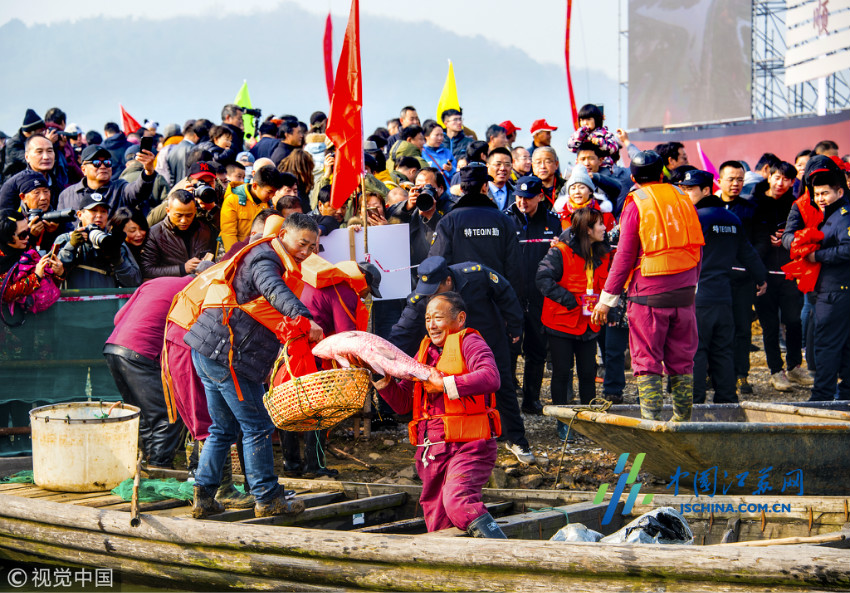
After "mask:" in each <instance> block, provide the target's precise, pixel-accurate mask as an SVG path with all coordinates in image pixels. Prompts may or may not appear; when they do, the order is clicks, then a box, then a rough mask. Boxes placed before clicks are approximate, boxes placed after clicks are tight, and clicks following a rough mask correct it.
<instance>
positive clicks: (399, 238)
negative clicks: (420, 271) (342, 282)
mask: <svg viewBox="0 0 850 593" xmlns="http://www.w3.org/2000/svg"><path fill="white" fill-rule="evenodd" d="M366 232H368V233H369V257H370V261H371V262H372V263H373V264H375V265H376V266H377V267H378V269H379V270H380V271H381V288H380V290H381V296H382V299H376V300H389V299H403V298H407V295H409V294H410V230H409V229H408V226H407V225H406V224H385V225H379V226H370V227H369V228H368V231H366V230H362V231H358V232H355V233H354V252H355V261H363V260H364V259H366V257H365V256H366V252H365V251H364V249H363V239H364V235H365V233H366ZM319 245H320V249H319V253H318V255H320V256H321V257H323V258H325V259H326V260H328V261H329V262H331V263H332V264H335V263H337V262H341V261H345V260H350V259H351V247H350V242H349V230H348V229H337V230H335V231H333V232H332V233H330V234H329V235H327V236H324V237H320V238H319Z"/></svg>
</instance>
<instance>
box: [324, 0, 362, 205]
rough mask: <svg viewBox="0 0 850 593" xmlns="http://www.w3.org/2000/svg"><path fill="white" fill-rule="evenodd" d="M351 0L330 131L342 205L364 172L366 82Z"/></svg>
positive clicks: (337, 200)
mask: <svg viewBox="0 0 850 593" xmlns="http://www.w3.org/2000/svg"><path fill="white" fill-rule="evenodd" d="M359 4H360V3H359V0H352V2H351V14H350V15H349V17H348V27H346V29H345V41H343V43H342V52H341V53H340V55H339V65H338V66H337V69H336V79H335V80H334V92H333V95H332V97H331V109H330V114H329V115H328V128H327V135H328V137H329V138H330V139H331V141H333V143H334V146H335V147H336V164H335V165H334V179H333V187H332V188H331V205H332V206H333V207H334V208H339V207H341V206H342V205H343V204H344V203H345V201H346V200H347V199H348V197H349V196H350V195H351V193H352V192H353V191H354V190H356V189H357V186H358V185H359V183H360V176H361V175H362V174H363V119H362V114H361V111H362V109H363V84H362V82H361V80H360V7H359Z"/></svg>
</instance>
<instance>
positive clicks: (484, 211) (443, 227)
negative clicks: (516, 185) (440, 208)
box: [420, 163, 522, 304]
mask: <svg viewBox="0 0 850 593" xmlns="http://www.w3.org/2000/svg"><path fill="white" fill-rule="evenodd" d="M489 179H490V176H489V175H487V168H486V167H485V166H484V165H483V164H481V163H472V164H470V165H469V166H467V167H464V168H463V169H461V170H460V187H461V190H462V191H463V194H464V195H463V197H462V198H461V199H460V200H458V202H457V204H456V205H455V207H454V209H452V211H451V212H449V213H448V214H446V215H445V216H443V218H442V220H440V222H439V224H437V230H436V231H435V232H434V238H433V240H432V243H431V250H430V252H429V253H428V255H439V256H440V257H443V258H445V260H446V261H447V262H448V263H449V265H451V264H457V263H462V262H467V261H474V262H478V263H480V264H481V265H483V266H486V267H488V268H490V269H491V270H493V271H495V272H496V273H498V274H501V275H502V276H504V277H506V278H507V279H508V281H509V282H510V283H511V286H513V287H514V290H515V291H516V293H517V295H518V296H522V271H521V269H520V251H519V243H517V239H516V230H515V229H514V225H513V223H512V222H511V221H510V220H508V218H507V217H506V216H505V215H504V214H503V213H502V212H501V211H500V210H499V207H498V206H496V204H495V203H494V202H493V200H491V199H490V198H488V197H487V195H486V193H487V181H488V180H489ZM420 273H421V272H420ZM467 304H469V303H467Z"/></svg>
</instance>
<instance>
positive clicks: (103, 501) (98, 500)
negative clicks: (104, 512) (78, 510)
mask: <svg viewBox="0 0 850 593" xmlns="http://www.w3.org/2000/svg"><path fill="white" fill-rule="evenodd" d="M117 502H124V499H123V498H121V497H120V496H117V495H115V494H108V493H107V494H102V495H100V496H95V497H93V498H87V499H85V500H81V501H79V502H75V503H72V506H80V507H92V508H100V507H105V506H109V505H111V504H115V503H117Z"/></svg>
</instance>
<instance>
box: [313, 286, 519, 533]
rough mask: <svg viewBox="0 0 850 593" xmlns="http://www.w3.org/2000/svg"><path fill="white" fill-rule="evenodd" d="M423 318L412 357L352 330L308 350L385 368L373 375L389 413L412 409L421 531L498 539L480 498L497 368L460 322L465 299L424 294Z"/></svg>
mask: <svg viewBox="0 0 850 593" xmlns="http://www.w3.org/2000/svg"><path fill="white" fill-rule="evenodd" d="M425 324H426V328H427V330H428V335H427V336H426V337H425V338H424V339H423V340H422V343H421V345H420V347H419V353H418V354H417V357H416V361H413V360H411V359H410V358H409V357H408V356H407V355H405V354H404V353H403V352H401V351H400V350H398V349H396V348H394V347H393V346H392V345H390V344H389V343H383V344H380V343H375V344H372V345H371V346H369V347H365V346H366V345H365V344H363V341H362V340H354V339H353V338H355V337H356V336H351V335H346V334H354V333H359V332H346V333H345V334H339V335H338V336H334V337H333V338H330V339H328V340H325V341H324V342H322V343H321V344H320V345H319V346H317V347H316V348H314V349H313V353H314V354H316V355H318V356H323V357H326V358H338V359H339V358H342V357H345V358H347V360H348V361H350V362H351V364H353V365H355V366H360V367H364V368H372V370H373V371H376V372H381V371H383V372H386V373H387V375H386V376H385V377H383V378H381V379H380V380H379V381H377V382H376V383H375V388H376V389H377V390H378V393H380V395H381V397H383V398H384V399H385V400H386V401H387V403H389V404H390V406H392V408H393V410H395V411H396V413H398V414H406V413H408V412H411V411H412V412H413V421H412V422H410V425H409V432H410V442H411V443H414V444H416V446H417V447H418V450H417V453H416V471H417V472H418V474H419V477H420V478H421V479H422V495H421V497H420V499H419V502H420V504H421V505H422V510H423V512H424V515H425V524H426V525H427V527H428V531H437V530H439V529H446V528H448V527H452V526H454V527H457V528H458V529H463V530H466V531H468V532H469V533H470V534H471V535H473V536H475V537H489V538H500V539H505V534H504V533H503V532H502V530H501V529H500V528H499V526H498V524H497V523H496V521H495V520H494V519H493V517H492V516H491V515H490V513H488V512H487V508H486V507H485V506H484V503H483V502H482V500H481V489H482V488H483V487H484V485H485V484H486V483H487V480H488V479H489V478H490V474H491V473H492V471H493V466H494V465H495V464H496V455H497V445H496V437H498V436H499V434H500V433H501V424H500V421H499V412H498V411H497V410H496V408H495V395H494V392H495V391H496V390H497V389H498V388H499V383H500V381H499V369H498V368H497V367H496V361H495V359H494V357H493V352H492V351H491V350H490V348H489V346H487V343H486V342H485V341H484V339H483V338H482V337H481V336H480V335H479V333H478V332H477V331H475V330H471V329H466V328H465V324H466V310H465V305H464V302H463V299H461V297H460V295H458V294H457V293H454V292H445V293H441V294H437V295H434V296H433V297H431V300H430V301H429V303H428V307H427V309H426V313H425ZM335 339H336V341H338V344H337V345H336V346H335V345H334V341H335ZM375 339H376V340H380V338H377V337H375ZM356 341H360V343H361V347H360V348H359V350H357V349H353V348H347V347H346V342H356ZM326 342H327V343H326ZM381 342H383V341H382V340H381ZM426 365H427V366H426ZM378 369H380V371H379V370H378ZM392 375H396V376H400V377H406V378H404V379H401V380H399V379H395V378H394V377H393V376H392ZM415 379H419V380H418V381H417V380H415Z"/></svg>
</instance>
